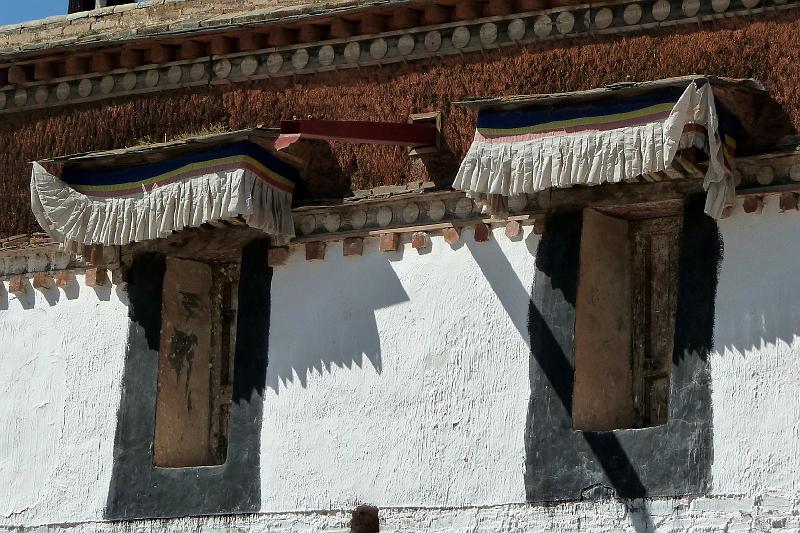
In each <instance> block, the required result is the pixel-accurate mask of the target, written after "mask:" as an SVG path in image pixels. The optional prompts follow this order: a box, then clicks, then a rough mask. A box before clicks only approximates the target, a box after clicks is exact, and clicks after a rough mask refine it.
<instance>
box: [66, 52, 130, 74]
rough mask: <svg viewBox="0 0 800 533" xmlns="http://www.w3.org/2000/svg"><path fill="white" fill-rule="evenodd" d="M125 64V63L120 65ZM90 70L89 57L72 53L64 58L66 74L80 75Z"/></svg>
mask: <svg viewBox="0 0 800 533" xmlns="http://www.w3.org/2000/svg"><path fill="white" fill-rule="evenodd" d="M120 66H123V65H120ZM88 71H89V58H88V57H84V56H79V55H75V54H73V55H70V56H67V58H66V59H65V60H64V76H80V75H82V74H86V73H87V72H88Z"/></svg>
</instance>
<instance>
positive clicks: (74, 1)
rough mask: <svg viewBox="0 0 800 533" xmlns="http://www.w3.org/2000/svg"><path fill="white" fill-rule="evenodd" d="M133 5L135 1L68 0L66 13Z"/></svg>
mask: <svg viewBox="0 0 800 533" xmlns="http://www.w3.org/2000/svg"><path fill="white" fill-rule="evenodd" d="M135 3H136V0H69V2H68V3H67V13H78V12H80V11H92V10H93V9H97V8H99V7H110V6H121V5H123V4H135Z"/></svg>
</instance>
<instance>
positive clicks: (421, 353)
mask: <svg viewBox="0 0 800 533" xmlns="http://www.w3.org/2000/svg"><path fill="white" fill-rule="evenodd" d="M776 204H777V200H771V201H768V202H767V204H766V206H765V209H764V212H763V213H762V214H761V215H746V214H744V213H742V212H741V211H740V210H739V211H737V212H736V213H735V215H734V216H733V217H732V218H730V219H726V220H723V221H722V222H721V223H720V230H721V232H722V234H723V239H724V242H725V248H726V250H725V260H724V261H723V265H722V269H721V272H720V278H719V288H718V298H717V317H716V332H715V342H716V349H715V352H714V353H713V354H712V355H711V372H712V388H713V392H712V399H713V417H714V448H715V450H714V464H713V467H712V476H713V482H712V493H711V494H710V495H709V496H708V497H704V498H689V499H684V500H677V501H672V500H666V501H656V502H647V503H645V504H643V503H642V502H638V503H637V502H633V503H628V504H626V503H623V502H613V501H612V502H605V503H597V504H587V503H583V504H571V503H570V504H563V505H559V506H555V507H540V506H531V505H526V504H524V500H525V491H524V483H523V472H524V458H525V450H524V439H523V433H524V430H525V418H526V414H527V402H528V399H529V396H530V386H529V379H528V371H529V366H528V365H529V357H530V355H529V354H530V351H529V348H528V339H527V333H526V332H527V328H526V323H527V307H528V298H529V294H530V289H531V284H532V280H533V275H534V256H533V253H532V250H535V249H536V245H537V244H538V237H536V236H533V235H530V233H529V231H528V232H526V234H525V238H524V239H523V240H522V241H521V242H511V241H509V240H508V239H507V238H506V237H505V236H504V235H503V232H502V230H501V229H496V230H495V231H494V234H493V237H492V239H491V241H490V242H489V243H474V242H473V237H472V234H471V232H469V231H465V232H464V241H465V243H462V244H461V245H459V246H457V247H456V249H452V248H451V247H450V246H449V245H447V244H446V243H445V242H444V241H443V239H442V238H441V237H440V236H434V237H433V238H432V246H431V248H430V249H429V250H426V251H425V252H424V253H421V254H420V253H418V252H417V251H416V250H413V249H412V248H411V247H410V245H408V244H406V245H405V247H404V249H403V251H402V253H400V252H397V253H394V254H383V253H379V252H377V251H375V248H376V247H377V246H376V243H375V242H369V243H367V245H366V246H365V254H364V256H363V257H349V258H344V257H342V252H341V245H340V244H336V243H332V244H330V245H329V247H328V251H327V256H326V260H325V261H324V262H306V261H305V259H304V257H303V256H302V251H300V252H296V253H294V254H293V255H292V256H291V258H290V260H289V263H288V264H287V265H286V266H284V267H280V268H278V269H276V271H275V274H274V278H273V289H272V324H271V338H270V355H269V357H270V364H269V370H268V376H267V389H266V391H265V402H264V420H263V426H262V428H263V429H262V466H261V473H262V500H263V502H262V507H263V508H262V514H261V515H259V516H257V517H249V518H241V519H240V518H235V517H234V518H227V519H212V518H200V519H191V520H176V521H167V522H163V521H158V522H142V523H140V524H139V526H137V527H140V528H141V529H142V530H146V531H155V530H158V531H185V530H187V529H192V530H195V529H202V530H207V531H224V530H229V529H230V528H232V527H243V528H245V529H247V530H252V531H273V530H281V528H283V529H284V530H287V531H322V530H326V531H347V528H346V524H347V519H348V515H347V510H348V509H352V508H353V507H354V506H355V504H357V503H359V502H369V503H374V504H376V505H378V506H379V507H380V508H381V519H382V524H383V526H384V527H383V529H382V530H386V531H415V530H417V531H538V530H545V529H556V530H570V529H572V530H574V529H578V528H581V527H582V528H583V529H586V528H589V529H590V530H592V531H594V530H602V529H606V528H607V529H613V530H619V529H622V530H631V531H632V530H636V531H644V530H647V529H658V530H667V531H684V530H689V529H690V528H692V527H704V528H707V530H711V531H713V530H723V529H724V528H728V529H729V530H735V529H737V528H739V529H741V530H748V529H750V528H754V529H757V530H763V529H768V528H772V527H775V528H777V527H792V526H794V527H800V521H799V520H798V515H796V514H795V513H796V512H797V511H798V509H799V508H798V504H797V501H798V499H799V498H800V493H798V489H797V481H796V479H798V474H800V454H798V443H800V435H799V432H798V418H800V417H798V416H797V414H798V411H800V395H798V394H797V390H798V385H800V374H799V373H798V372H796V368H797V366H798V360H799V359H800V345H798V341H797V335H796V331H797V330H798V328H800V324H798V315H800V312H798V303H797V302H800V284H797V283H796V282H795V281H794V278H795V273H794V268H793V264H796V261H795V254H794V251H793V246H792V244H793V240H794V236H795V235H797V234H798V232H799V231H800V213H796V212H795V213H782V214H780V213H778V212H777V205H776ZM79 282H80V283H81V285H80V290H79V294H78V296H77V297H76V298H74V299H70V298H68V297H67V295H66V294H65V293H64V292H63V291H60V293H59V295H60V298H59V301H58V302H57V303H55V304H53V303H51V302H49V301H48V300H47V299H46V298H45V297H44V295H42V294H41V293H39V292H36V293H34V292H33V290H32V288H31V289H30V291H31V292H30V294H29V296H28V297H27V299H26V298H23V299H22V300H19V299H17V298H16V297H15V296H13V295H8V294H7V293H6V292H5V290H4V291H3V292H2V293H0V342H1V343H2V344H0V363H1V365H0V394H2V398H3V400H4V401H3V402H0V425H2V427H3V428H14V429H13V431H10V432H9V431H6V432H4V434H2V435H0V478H1V479H2V483H0V527H2V526H9V527H10V526H35V525H39V524H64V523H69V524H70V525H69V526H64V531H66V530H67V529H69V527H72V525H73V524H75V523H82V522H86V523H87V524H86V526H85V527H82V528H78V529H79V530H87V531H95V530H101V531H113V530H115V529H116V528H117V526H114V525H110V524H101V523H100V522H99V521H101V520H102V512H103V508H104V506H105V499H106V496H107V491H108V483H109V479H110V473H111V466H112V464H111V463H112V454H113V438H114V431H115V424H116V411H117V407H118V404H119V398H120V388H119V379H120V376H121V372H122V363H123V361H122V359H123V356H124V352H125V342H126V339H127V330H128V323H127V318H126V317H127V308H126V306H125V302H124V300H125V293H124V291H121V290H117V289H113V290H111V291H106V292H100V293H98V292H96V291H94V290H93V289H90V288H87V287H85V286H84V285H83V284H82V283H83V282H82V279H81V278H80V277H79ZM6 287H7V283H6ZM34 295H35V296H34ZM73 296H74V294H73ZM34 297H35V301H33V298H34ZM48 297H49V298H51V299H52V298H53V294H52V293H50V295H49V296H48ZM120 299H121V300H122V301H120ZM8 480H11V482H10V483H9V482H8ZM326 510H333V511H334V512H328V513H321V512H319V511H326ZM643 510H646V511H647V512H643ZM55 529H56V530H59V528H58V527H56V528H55ZM72 530H74V528H73V529H72Z"/></svg>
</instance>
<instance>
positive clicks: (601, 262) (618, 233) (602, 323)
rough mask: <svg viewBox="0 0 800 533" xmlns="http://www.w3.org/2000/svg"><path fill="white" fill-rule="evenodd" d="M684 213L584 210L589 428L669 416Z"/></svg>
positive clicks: (579, 417) (584, 412)
mask: <svg viewBox="0 0 800 533" xmlns="http://www.w3.org/2000/svg"><path fill="white" fill-rule="evenodd" d="M681 227H682V217H681V216H668V217H661V218H649V219H643V220H626V219H624V218H617V217H612V216H609V215H606V214H603V213H600V212H598V211H596V210H592V209H587V210H585V211H584V216H583V231H582V235H581V246H580V272H579V279H578V293H577V301H576V319H575V383H574V393H573V404H572V417H573V424H574V426H575V428H576V429H580V430H584V431H610V430H614V429H625V428H642V427H650V426H657V425H661V424H664V423H666V422H667V418H668V411H669V390H670V370H671V368H672V349H673V340H674V333H675V309H676V304H677V293H678V260H679V254H680V235H681Z"/></svg>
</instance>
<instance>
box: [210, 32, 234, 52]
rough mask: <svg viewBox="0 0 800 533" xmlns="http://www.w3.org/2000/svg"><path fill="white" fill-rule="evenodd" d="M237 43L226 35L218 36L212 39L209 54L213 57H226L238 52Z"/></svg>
mask: <svg viewBox="0 0 800 533" xmlns="http://www.w3.org/2000/svg"><path fill="white" fill-rule="evenodd" d="M236 44H237V41H236V40H234V39H231V38H230V37H227V36H225V35H216V36H214V37H212V38H211V43H210V44H209V47H208V48H209V52H210V53H211V55H212V56H224V55H227V54H232V53H234V52H235V51H236Z"/></svg>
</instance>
